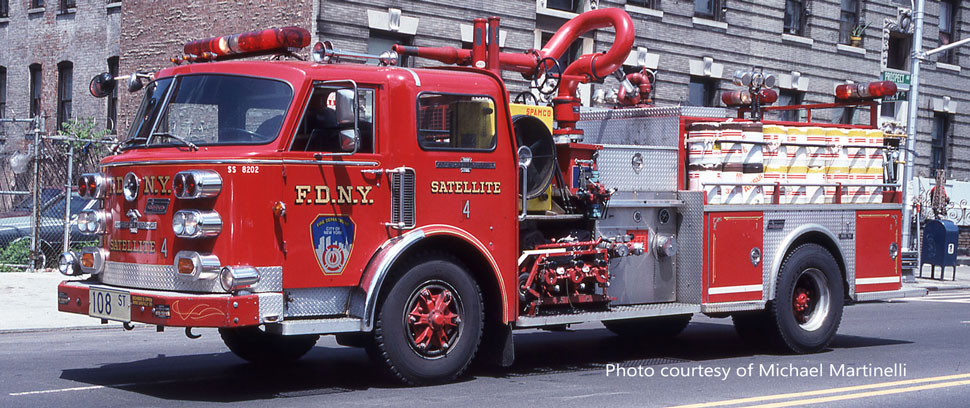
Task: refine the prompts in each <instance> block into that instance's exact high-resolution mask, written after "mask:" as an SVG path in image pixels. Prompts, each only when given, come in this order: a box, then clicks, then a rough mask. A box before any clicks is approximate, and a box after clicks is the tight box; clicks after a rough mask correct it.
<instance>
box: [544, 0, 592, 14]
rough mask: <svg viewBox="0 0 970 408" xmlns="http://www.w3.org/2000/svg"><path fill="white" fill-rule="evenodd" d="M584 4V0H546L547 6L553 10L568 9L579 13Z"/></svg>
mask: <svg viewBox="0 0 970 408" xmlns="http://www.w3.org/2000/svg"><path fill="white" fill-rule="evenodd" d="M582 4H583V2H582V0H546V8H548V9H553V10H561V11H568V12H570V13H578V12H580V10H578V8H579V7H580V6H581V5H582Z"/></svg>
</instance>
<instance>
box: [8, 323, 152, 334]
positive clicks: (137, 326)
mask: <svg viewBox="0 0 970 408" xmlns="http://www.w3.org/2000/svg"><path fill="white" fill-rule="evenodd" d="M132 325H133V326H134V329H132V330H135V329H144V328H149V327H152V326H154V325H147V324H141V323H133V324H132ZM110 329H122V330H124V326H117V325H111V324H105V325H101V324H99V325H97V326H67V327H35V328H30V329H0V335H4V334H23V333H43V332H54V331H90V330H110Z"/></svg>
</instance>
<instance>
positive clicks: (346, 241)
mask: <svg viewBox="0 0 970 408" xmlns="http://www.w3.org/2000/svg"><path fill="white" fill-rule="evenodd" d="M355 232H356V228H355V225H354V221H353V220H351V219H350V217H347V216H340V215H318V216H317V218H316V219H314V220H313V223H312V224H311V225H310V236H311V237H312V238H313V250H314V253H315V254H316V257H317V263H318V264H319V265H320V268H321V269H323V273H325V274H327V275H338V274H341V273H343V271H344V267H345V266H347V260H348V259H350V252H351V251H352V250H353V249H354V233H355Z"/></svg>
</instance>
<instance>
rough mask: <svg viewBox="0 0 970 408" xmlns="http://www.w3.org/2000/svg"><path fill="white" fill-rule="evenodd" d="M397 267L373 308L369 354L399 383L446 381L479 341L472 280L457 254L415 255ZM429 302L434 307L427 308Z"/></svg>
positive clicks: (478, 307)
mask: <svg viewBox="0 0 970 408" xmlns="http://www.w3.org/2000/svg"><path fill="white" fill-rule="evenodd" d="M399 270H400V271H403V274H402V275H398V276H400V278H399V279H398V280H397V281H396V282H394V284H393V286H392V287H391V289H390V291H388V292H387V295H386V298H385V299H384V301H383V303H382V304H381V305H380V306H379V309H378V314H377V319H376V320H375V322H374V342H373V347H374V348H373V352H372V353H371V354H372V357H375V358H376V359H377V360H378V361H379V362H380V363H381V365H382V366H383V367H384V368H385V370H386V371H387V372H388V373H389V374H390V375H391V377H392V378H394V379H396V380H398V381H401V382H403V383H405V384H410V385H428V384H439V383H444V382H449V381H452V380H454V379H455V378H457V377H458V376H459V375H461V374H462V373H463V372H464V371H465V370H466V369H467V368H468V366H469V364H470V363H471V361H472V358H473V357H474V356H475V353H476V352H477V351H478V346H479V344H480V342H481V336H482V326H483V320H482V319H483V315H484V313H483V310H482V308H483V306H482V295H481V291H480V290H479V287H478V284H477V283H476V282H475V280H474V279H473V278H472V276H471V274H469V273H468V269H467V268H465V266H464V265H462V263H461V262H460V261H459V260H458V259H455V258H454V257H452V256H449V255H447V254H444V253H437V252H434V253H429V252H424V253H421V254H417V255H416V256H412V257H410V258H409V259H408V260H407V261H406V262H405V263H404V264H403V265H402V267H401V269H399ZM439 300H440V301H441V303H440V304H439V303H437V302H438V301H439ZM432 303H433V304H435V305H439V306H436V308H427V305H428V304H432ZM432 309H433V310H432ZM418 316H420V317H418ZM455 316H457V317H458V319H455ZM411 317H414V319H413V320H412V319H411ZM429 333H431V334H430V337H425V335H429ZM442 339H444V340H442ZM374 354H376V355H374Z"/></svg>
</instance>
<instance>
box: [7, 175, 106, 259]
mask: <svg viewBox="0 0 970 408" xmlns="http://www.w3.org/2000/svg"><path fill="white" fill-rule="evenodd" d="M65 197H66V196H65V194H64V191H63V190H60V189H54V188H51V189H44V190H42V191H41V200H40V202H41V208H40V218H39V220H38V223H37V228H38V231H39V232H40V233H39V238H40V244H39V245H40V249H41V251H42V252H43V255H44V258H45V259H44V265H45V266H55V264H56V263H57V256H58V254H60V253H61V251H62V249H63V248H62V247H63V242H64V205H65V201H66V200H65ZM97 204H98V202H97V200H92V199H87V198H81V197H80V196H78V194H77V193H71V216H70V228H71V233H70V238H69V239H70V242H82V241H86V240H90V237H88V236H85V235H82V234H81V232H80V231H79V230H78V228H77V215H78V213H80V212H81V211H82V210H86V209H90V208H94V206H96V205H97ZM32 214H33V197H32V196H27V197H25V198H24V199H23V200H21V201H20V202H18V203H17V204H14V206H13V207H12V209H11V210H10V211H8V212H6V213H3V214H0V250H3V249H6V248H7V247H9V246H10V245H12V244H15V243H17V244H18V245H24V246H25V247H26V248H28V250H29V248H30V236H31V231H30V227H31V222H30V218H31V216H32ZM6 252H7V255H6V258H8V259H0V263H8V264H10V263H15V264H26V263H27V261H28V260H27V258H26V255H22V253H21V252H16V253H15V254H11V253H10V252H11V251H6ZM18 258H19V259H18Z"/></svg>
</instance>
